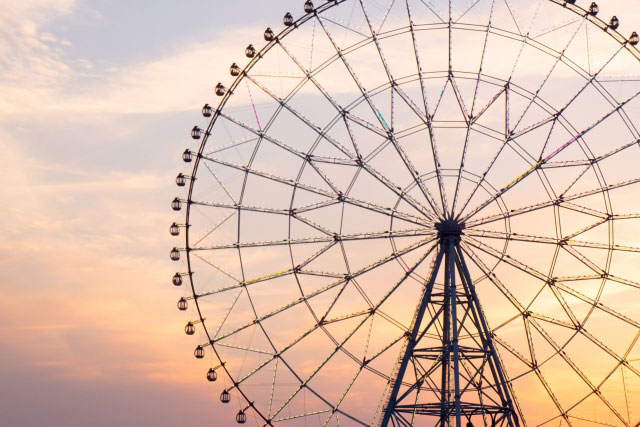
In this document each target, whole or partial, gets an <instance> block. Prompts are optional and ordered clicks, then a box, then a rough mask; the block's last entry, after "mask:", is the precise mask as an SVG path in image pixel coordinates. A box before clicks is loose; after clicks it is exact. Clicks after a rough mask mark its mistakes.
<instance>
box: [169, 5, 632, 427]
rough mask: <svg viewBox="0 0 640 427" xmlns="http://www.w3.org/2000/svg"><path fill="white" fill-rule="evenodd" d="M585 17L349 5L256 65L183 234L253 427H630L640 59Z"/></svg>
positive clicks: (208, 347) (235, 397)
mask: <svg viewBox="0 0 640 427" xmlns="http://www.w3.org/2000/svg"><path fill="white" fill-rule="evenodd" d="M308 3H309V2H308ZM316 3H317V2H316ZM589 3H590V2H589ZM593 10H594V9H593V7H591V8H590V7H589V5H588V4H587V5H582V6H581V5H580V4H579V3H576V2H565V1H559V0H537V1H534V2H531V1H524V0H472V1H466V0H447V1H435V0H434V1H427V0H388V1H386V0H384V1H382V0H380V1H373V0H332V1H327V2H323V3H322V4H316V5H315V6H314V5H313V4H311V6H309V5H308V4H306V5H305V14H304V15H302V16H301V17H300V18H299V19H291V17H290V16H289V17H285V25H286V27H285V28H284V30H282V31H281V32H279V33H278V32H273V31H266V32H265V35H264V38H265V40H266V41H267V43H266V45H265V46H264V47H263V48H261V49H255V48H253V46H250V48H247V51H246V55H247V57H248V58H249V59H248V63H247V64H246V66H244V67H240V66H238V65H237V64H234V65H235V67H232V68H231V70H230V71H231V74H232V76H233V77H234V80H233V82H232V83H231V84H229V86H228V87H225V85H224V84H222V83H220V84H218V85H217V86H216V87H215V93H216V94H217V95H218V96H220V97H221V98H220V99H221V101H220V103H219V105H218V107H217V108H213V107H210V106H209V104H207V105H206V106H205V108H203V116H204V119H203V122H202V123H200V124H198V126H196V127H195V128H194V129H193V130H192V137H193V138H194V140H195V143H196V144H197V145H196V146H194V147H192V148H189V149H187V151H186V152H185V154H184V155H183V160H185V161H186V162H188V163H189V164H190V165H193V168H192V171H191V173H189V174H188V175H187V174H180V175H179V177H178V180H177V183H178V185H180V186H183V185H185V184H188V192H187V194H186V196H185V197H182V198H176V199H175V200H174V201H173V203H172V207H173V209H174V210H175V211H181V210H184V214H185V216H184V220H183V221H182V220H176V222H175V223H174V224H173V225H172V228H171V234H172V235H178V234H180V233H181V231H182V230H184V237H185V244H184V247H177V248H174V250H173V251H172V252H171V258H172V259H174V260H182V261H184V263H185V264H184V267H183V268H182V271H183V272H178V273H176V275H175V276H174V277H173V280H172V282H173V284H174V285H181V284H182V283H183V278H184V279H185V280H184V283H186V284H188V286H187V288H188V289H186V290H185V293H184V295H183V297H182V298H181V300H180V302H179V304H178V308H179V309H181V310H187V309H188V307H192V308H194V309H195V310H193V315H194V316H195V318H196V319H195V320H193V319H192V320H191V321H190V322H189V323H188V325H190V326H189V328H188V332H187V333H188V334H189V335H192V334H194V335H196V336H198V337H199V340H200V341H199V344H198V345H197V347H196V352H195V355H196V357H197V358H208V359H209V363H210V365H211V368H210V369H209V371H208V373H207V378H208V379H209V380H210V381H213V380H212V378H215V379H217V378H218V376H217V374H216V371H220V372H224V373H225V375H221V376H220V377H221V379H220V381H219V382H218V383H217V384H220V383H223V385H222V386H221V387H222V388H219V389H218V392H221V396H220V400H221V401H222V402H223V403H228V402H229V401H232V402H234V404H235V403H236V402H240V403H239V404H238V407H239V409H240V412H238V415H237V417H236V420H237V421H238V422H240V423H244V422H249V423H255V424H256V425H264V426H277V425H286V424H287V423H290V425H293V424H291V423H296V422H300V423H302V421H304V425H305V426H322V427H325V426H329V425H331V426H334V425H337V426H384V427H387V426H394V427H400V426H422V425H430V426H431V425H435V426H455V427H461V426H465V425H466V426H467V427H470V425H474V426H481V425H484V426H509V427H515V426H520V425H522V426H533V425H542V424H550V425H558V426H581V425H585V424H583V423H587V422H588V423H591V424H589V425H594V423H595V425H618V426H629V427H631V426H638V416H639V415H640V411H639V410H640V407H638V406H637V405H638V403H640V402H636V400H637V399H636V398H634V392H635V393H636V395H637V393H638V392H640V364H639V363H638V361H639V360H640V344H639V343H640V317H639V316H638V312H637V310H634V308H633V306H631V307H630V306H629V301H634V298H638V297H640V275H638V274H636V272H635V270H633V269H630V268H628V266H629V265H630V264H633V263H637V261H638V258H637V257H638V254H639V253H640V247H639V246H638V243H637V242H636V241H635V240H634V239H633V237H632V236H633V235H634V230H640V210H638V209H637V203H634V200H633V197H632V196H631V195H632V194H635V193H637V192H638V189H639V188H640V177H639V175H638V173H637V164H638V163H640V144H639V141H640V131H639V129H638V127H637V125H636V123H637V122H638V121H640V77H638V76H635V75H630V73H631V74H633V73H637V74H638V75H640V62H639V59H640V53H639V52H638V51H637V50H636V49H635V47H634V46H635V44H636V42H637V40H635V39H634V37H633V36H632V37H626V36H623V35H621V34H619V33H618V32H617V31H616V29H615V28H614V27H613V26H612V22H614V21H611V22H607V21H606V20H601V19H600V18H599V17H598V16H597V12H596V13H593ZM550 12H553V13H550ZM634 40H635V41H634ZM607 43H608V44H607ZM594 46H604V47H600V48H599V49H595V48H594ZM621 70H623V71H621ZM586 106H588V108H586ZM178 215H181V213H178ZM481 302H482V305H481ZM414 304H415V307H414V306H413V305H414ZM603 325H606V327H607V329H608V330H609V329H610V330H613V331H615V333H611V334H610V333H609V332H607V331H606V330H604V329H603ZM185 331H187V329H185ZM196 332H197V334H196ZM585 354H589V355H592V356H591V357H589V358H585V357H584V355H585ZM596 355H597V356H596ZM594 361H597V362H598V363H593V362H594ZM212 372H213V373H212ZM534 397H535V399H534ZM532 402H536V403H535V405H534V404H533V403H532ZM536 405H537V406H536ZM634 408H635V409H636V411H635V413H634ZM425 423H426V424H425ZM300 425H302V424H300Z"/></svg>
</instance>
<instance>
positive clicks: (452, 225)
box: [436, 219, 464, 240]
mask: <svg viewBox="0 0 640 427" xmlns="http://www.w3.org/2000/svg"><path fill="white" fill-rule="evenodd" d="M436 230H438V236H439V237H440V239H441V240H444V239H446V238H451V237H453V238H455V239H457V240H460V236H461V235H462V230H464V223H463V222H458V221H456V220H453V219H447V220H444V221H441V222H439V223H437V224H436Z"/></svg>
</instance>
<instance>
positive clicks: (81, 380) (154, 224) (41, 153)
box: [0, 0, 640, 427]
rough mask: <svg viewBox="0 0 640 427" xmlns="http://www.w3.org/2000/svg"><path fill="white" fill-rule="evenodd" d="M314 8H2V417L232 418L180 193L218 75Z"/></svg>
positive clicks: (617, 1) (116, 0)
mask: <svg viewBox="0 0 640 427" xmlns="http://www.w3.org/2000/svg"><path fill="white" fill-rule="evenodd" d="M604 3H606V4H604ZM302 4H303V1H302V0H269V1H263V0H235V1H233V2H228V1H221V0H208V1H204V0H186V1H182V2H175V1H168V0H159V1H152V0H134V1H123V0H112V1H108V2H104V1H103V2H100V1H96V0H3V1H2V2H0V93H1V94H2V95H0V141H1V147H2V150H1V151H0V160H1V162H2V173H3V176H4V180H3V181H4V185H2V187H1V189H0V195H1V197H2V200H3V201H4V204H3V210H2V216H1V218H2V226H1V227H2V238H0V272H1V273H2V278H3V279H2V281H1V282H0V283H1V286H0V331H1V337H2V341H1V342H2V344H1V345H0V384H1V386H0V389H1V390H2V397H1V398H0V425H6V426H62V425H64V426H88V425H91V426H115V425H121V426H128V425H137V426H147V425H149V426H151V425H153V426H176V425H205V424H206V425H215V426H220V427H224V426H226V425H229V426H231V425H235V423H234V422H233V414H235V412H236V411H237V407H235V406H233V405H228V406H225V407H223V406H222V405H221V404H220V403H219V401H218V394H219V392H220V386H219V385H218V384H216V385H214V386H212V385H211V384H209V383H207V381H206V380H205V379H204V373H205V372H206V366H205V365H206V363H205V362H202V361H196V360H195V359H194V357H193V354H192V350H193V347H194V345H195V344H194V341H193V340H191V339H189V338H188V337H186V336H185V334H184V333H183V332H182V328H183V326H184V323H185V322H186V319H185V316H184V315H183V313H180V312H178V310H177V309H176V307H175V303H176V301H177V300H178V298H179V297H180V296H181V292H182V291H181V290H178V289H176V288H174V287H172V286H171V284H170V278H171V276H172V275H173V274H174V272H175V265H174V264H172V263H171V261H170V260H169V257H168V254H169V249H170V248H171V246H173V245H174V240H173V239H172V238H171V237H170V236H169V233H168V226H169V224H170V223H171V221H173V215H172V212H171V211H170V208H169V202H170V200H171V199H172V198H173V197H174V196H175V195H176V194H178V191H177V188H176V187H175V183H174V177H175V175H176V173H177V172H178V171H180V170H181V168H182V164H181V161H180V154H181V153H182V151H183V150H184V148H185V147H186V146H187V145H188V144H191V143H192V141H191V140H190V138H189V134H188V132H189V129H190V128H191V127H192V126H193V124H194V123H195V122H197V121H199V120H200V113H199V109H200V107H201V106H202V104H204V103H205V102H212V101H215V99H214V96H213V92H212V89H213V86H214V84H215V83H216V82H217V81H218V80H222V79H228V67H229V65H230V64H231V63H232V62H234V61H238V60H242V59H244V58H243V55H242V53H243V50H244V47H245V46H246V45H247V44H248V43H256V44H257V45H261V44H262V36H261V34H262V31H263V30H264V28H265V27H266V26H269V25H273V26H274V27H278V28H279V27H280V25H281V19H282V15H283V14H284V12H286V11H292V12H295V15H298V14H300V12H301V10H302ZM601 13H602V14H603V15H605V16H610V15H613V14H617V15H618V16H619V17H620V18H621V20H622V25H621V32H622V33H623V34H626V33H630V32H631V31H632V30H633V29H637V28H640V9H639V8H638V6H637V2H636V1H634V0H606V1H603V4H601ZM231 406H233V407H231ZM226 412H228V413H226ZM217 420H224V421H217ZM225 423H227V424H225Z"/></svg>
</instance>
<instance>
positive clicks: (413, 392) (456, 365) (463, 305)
mask: <svg viewBox="0 0 640 427" xmlns="http://www.w3.org/2000/svg"><path fill="white" fill-rule="evenodd" d="M437 228H438V238H439V241H440V243H439V249H438V255H437V256H436V260H435V263H434V265H433V269H432V272H431V277H430V278H429V281H428V284H427V286H426V288H425V292H424V295H423V297H422V300H421V301H420V305H419V308H418V310H417V312H416V317H415V319H414V321H413V325H412V327H411V334H410V336H409V338H408V340H407V343H406V350H405V351H404V352H403V353H402V354H401V358H400V365H399V369H398V373H397V375H396V376H395V377H394V378H393V381H392V387H391V393H390V394H389V398H388V400H387V403H386V405H385V410H384V417H383V419H382V424H381V425H382V426H383V427H387V426H394V427H400V426H413V425H415V424H414V423H415V421H416V417H417V416H428V417H432V418H433V425H434V426H457V427H462V426H463V425H467V423H471V419H472V418H474V419H475V418H481V419H482V420H483V422H484V424H485V425H490V426H509V427H518V426H520V422H519V420H518V415H517V411H516V408H515V405H514V402H513V399H512V398H511V390H510V389H509V384H508V381H507V379H506V377H505V374H504V372H505V370H504V368H503V367H502V363H501V361H500V358H499V356H498V353H497V352H496V348H495V345H494V343H493V340H492V338H491V331H490V329H489V327H488V326H487V322H486V319H485V317H484V314H483V311H482V307H481V306H480V301H479V298H478V294H477V293H476V290H475V285H474V284H473V281H472V280H471V275H470V273H469V269H468V268H467V263H466V261H465V259H464V255H463V252H462V249H461V248H460V237H461V235H462V230H463V228H464V225H463V224H460V223H457V222H456V221H453V220H448V221H444V222H442V223H439V224H438V227H437ZM443 263H444V287H443V289H442V290H441V291H439V292H438V291H434V285H435V282H436V278H437V276H438V271H439V270H440V267H441V266H442V265H443ZM456 283H459V284H458V285H456ZM429 306H431V310H432V312H435V313H436V315H435V316H434V317H432V318H431V319H430V320H429V321H428V322H425V320H424V317H425V313H426V312H427V307H429ZM436 322H440V323H441V324H442V325H443V326H442V332H441V334H440V336H441V339H440V340H439V342H436V343H435V344H436V345H435V346H433V345H430V344H433V343H429V342H428V341H429V340H428V339H425V336H427V334H429V333H430V332H433V329H435V324H436ZM467 334H469V335H470V336H471V337H473V339H471V340H468V341H469V342H468V343H465V341H464V340H462V341H461V339H460V338H461V337H463V336H465V335H467ZM407 377H410V378H411V380H410V381H409V384H411V385H410V386H409V387H406V386H405V387H403V382H405V381H406V379H405V378H407ZM434 396H435V397H436V399H434ZM463 422H464V424H463Z"/></svg>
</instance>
